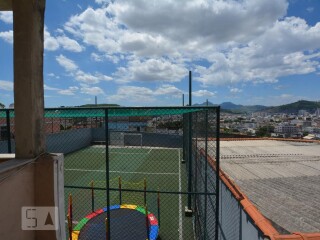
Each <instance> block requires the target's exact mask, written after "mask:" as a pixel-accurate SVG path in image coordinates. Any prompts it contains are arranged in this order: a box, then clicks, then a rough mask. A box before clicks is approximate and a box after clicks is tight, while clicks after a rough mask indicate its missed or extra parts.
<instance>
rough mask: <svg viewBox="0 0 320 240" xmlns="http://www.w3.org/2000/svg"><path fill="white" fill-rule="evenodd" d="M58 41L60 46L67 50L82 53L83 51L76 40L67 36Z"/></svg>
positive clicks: (60, 37) (59, 37)
mask: <svg viewBox="0 0 320 240" xmlns="http://www.w3.org/2000/svg"><path fill="white" fill-rule="evenodd" d="M56 39H57V42H58V43H59V44H60V46H61V47H62V48H63V49H65V50H68V51H71V52H82V50H83V47H82V46H81V45H80V44H79V43H78V42H77V41H76V40H74V39H71V38H69V37H66V36H58V37H57V38H56Z"/></svg>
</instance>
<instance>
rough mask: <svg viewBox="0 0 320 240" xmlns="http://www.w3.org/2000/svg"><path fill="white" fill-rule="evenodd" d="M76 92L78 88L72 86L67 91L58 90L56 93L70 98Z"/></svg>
mask: <svg viewBox="0 0 320 240" xmlns="http://www.w3.org/2000/svg"><path fill="white" fill-rule="evenodd" d="M78 90H79V87H77V86H72V87H69V88H68V89H63V90H59V91H58V93H59V94H61V95H69V96H72V95H75V92H76V91H78Z"/></svg>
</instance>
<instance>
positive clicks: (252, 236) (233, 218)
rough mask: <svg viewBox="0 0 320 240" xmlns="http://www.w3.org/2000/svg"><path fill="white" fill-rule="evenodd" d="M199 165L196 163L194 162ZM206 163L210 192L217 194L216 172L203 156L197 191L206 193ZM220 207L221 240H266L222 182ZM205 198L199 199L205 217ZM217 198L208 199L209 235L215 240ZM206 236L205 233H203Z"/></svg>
mask: <svg viewBox="0 0 320 240" xmlns="http://www.w3.org/2000/svg"><path fill="white" fill-rule="evenodd" d="M194 162H195V163H197V162H196V161H194ZM205 163H207V164H208V166H207V167H208V192H211V193H213V192H216V190H215V189H216V187H215V186H216V182H215V179H216V172H215V170H214V169H213V168H212V166H211V165H210V164H209V163H208V161H206V160H205V157H204V155H201V158H200V162H199V163H198V164H199V165H196V166H194V168H195V169H198V175H197V180H196V182H197V191H199V192H205V182H204V179H205V176H204V175H201V174H200V173H202V174H203V173H204V172H205ZM219 184H220V194H219V200H220V207H219V240H264V237H263V233H262V231H261V230H260V229H258V228H257V227H256V225H255V224H254V222H253V220H252V218H251V217H250V216H249V215H248V214H247V213H246V212H245V211H244V209H243V207H242V205H241V204H240V202H239V200H237V199H236V197H235V196H234V195H233V194H232V192H231V191H230V190H229V188H228V187H227V185H226V184H225V183H224V182H223V181H222V180H220V183H219ZM204 206H205V204H204V197H201V196H200V197H198V207H199V211H200V212H201V213H202V215H200V216H199V217H200V218H202V220H204V219H203V216H204ZM201 208H202V209H201ZM215 210H216V204H215V196H209V197H208V205H207V234H208V238H209V239H215V231H214V229H215V217H216V212H215ZM203 234H204V233H203Z"/></svg>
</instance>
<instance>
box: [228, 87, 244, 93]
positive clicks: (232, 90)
mask: <svg viewBox="0 0 320 240" xmlns="http://www.w3.org/2000/svg"><path fill="white" fill-rule="evenodd" d="M230 92H231V93H241V92H242V89H239V88H230Z"/></svg>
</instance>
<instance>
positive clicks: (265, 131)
mask: <svg viewBox="0 0 320 240" xmlns="http://www.w3.org/2000/svg"><path fill="white" fill-rule="evenodd" d="M273 131H274V126H270V125H269V126H263V127H259V129H258V130H257V131H256V136H257V137H270V136H271V133H272V132H273Z"/></svg>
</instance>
